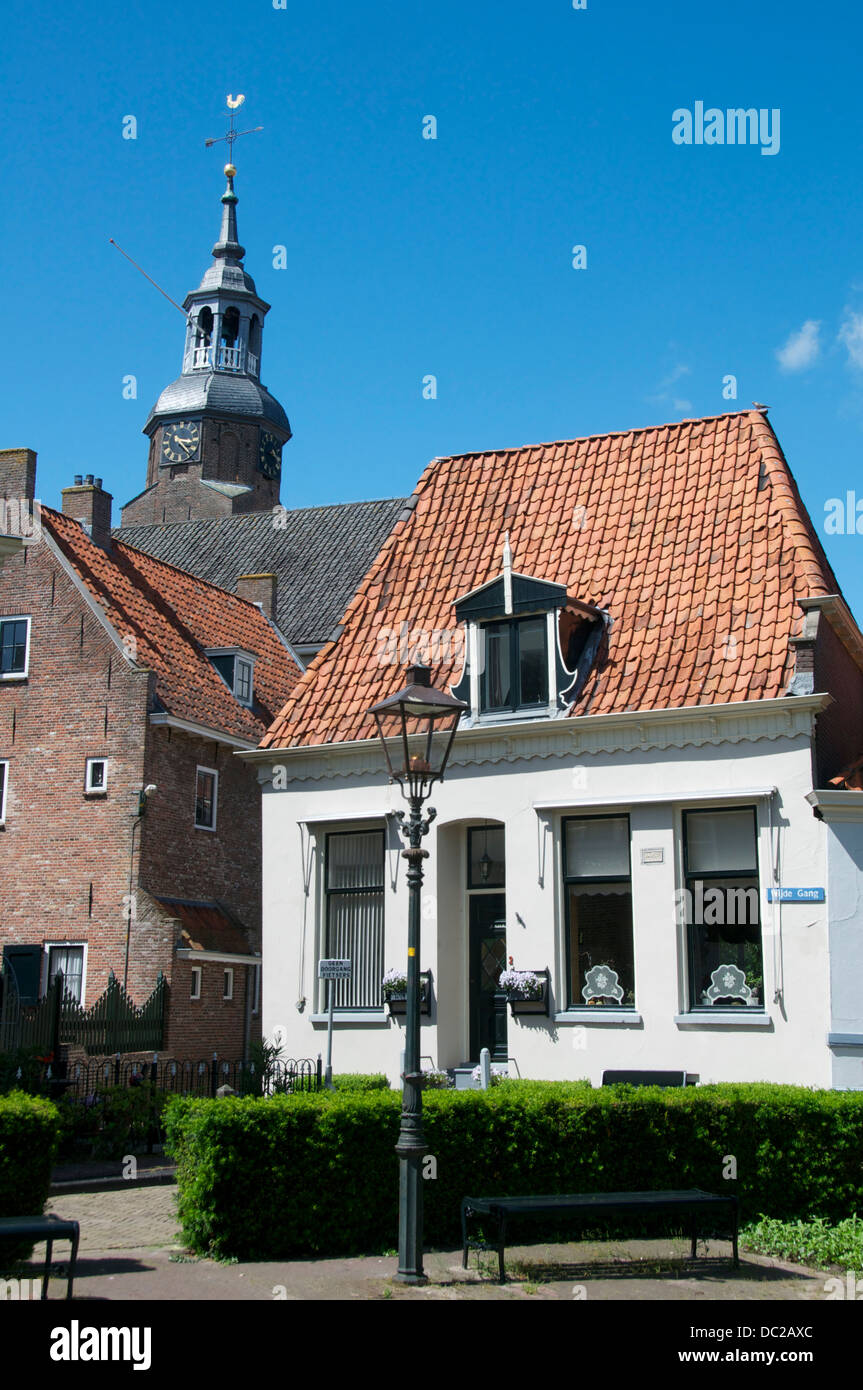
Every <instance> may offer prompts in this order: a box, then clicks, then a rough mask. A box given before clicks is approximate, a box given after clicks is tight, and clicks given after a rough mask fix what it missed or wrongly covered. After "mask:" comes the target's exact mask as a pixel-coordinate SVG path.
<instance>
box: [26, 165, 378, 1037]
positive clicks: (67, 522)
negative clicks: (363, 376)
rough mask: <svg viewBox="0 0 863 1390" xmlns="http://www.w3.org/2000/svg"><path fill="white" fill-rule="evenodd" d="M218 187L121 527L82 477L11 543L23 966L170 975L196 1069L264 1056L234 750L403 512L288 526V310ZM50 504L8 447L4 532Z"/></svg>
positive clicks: (253, 816) (254, 795)
mask: <svg viewBox="0 0 863 1390" xmlns="http://www.w3.org/2000/svg"><path fill="white" fill-rule="evenodd" d="M225 172H226V175H227V180H228V183H227V188H226V190H225V193H224V194H223V196H222V222H221V230H220V235H219V238H218V240H217V242H216V244H215V245H214V247H213V250H212V263H211V264H210V265H209V267H208V268H207V270H206V272H205V274H204V276H203V279H202V281H201V283H200V285H199V287H198V289H197V290H195V291H193V292H192V293H191V294H189V295H188V296H187V297H186V300H185V309H186V313H187V324H186V332H185V342H184V345H183V357H182V371H181V374H180V376H179V377H177V378H176V380H174V381H172V382H171V383H170V385H168V386H167V387H166V388H165V390H164V391H162V393H161V394H160V396H159V399H158V400H157V402H156V404H155V405H154V407H153V409H152V410H151V411H150V413H149V416H148V418H147V420H146V422H145V425H144V433H145V434H146V435H147V437H148V439H149V450H148V459H147V471H146V484H145V487H144V490H143V492H141V493H140V494H139V495H138V496H137V497H135V498H133V499H132V500H131V501H130V502H129V503H127V504H126V505H125V506H124V508H123V516H122V521H123V526H122V528H117V529H113V530H112V517H111V502H112V499H111V497H110V495H109V493H108V492H107V491H106V490H105V488H103V487H102V484H101V480H100V479H94V478H92V477H91V476H88V477H86V478H81V477H80V476H79V477H76V478H75V480H74V483H73V485H72V486H70V487H67V488H65V489H64V490H63V502H62V511H54V510H52V509H49V508H47V507H45V508H42V509H41V525H39V524H38V521H39V517H38V508H36V509H35V510H36V513H37V515H36V517H35V522H36V523H37V524H35V525H34V527H33V531H34V533H33V534H32V535H29V536H27V537H25V542H26V543H25V544H24V545H23V546H22V545H21V537H20V536H19V537H17V538H16V537H12V538H10V539H7V538H5V537H2V538H0V540H2V545H0V559H2V560H3V561H4V563H3V566H2V569H0V624H2V626H0V648H2V677H0V865H2V868H0V874H2V881H3V892H2V897H0V945H2V947H3V957H4V960H5V962H6V963H7V965H8V966H12V967H14V969H15V974H16V979H17V981H18V985H19V988H20V993H21V996H22V998H24V999H34V998H36V997H38V996H39V995H40V994H41V993H43V992H44V990H45V988H46V987H47V984H48V982H49V980H50V979H51V977H52V976H53V975H54V974H55V973H56V971H57V970H59V969H62V970H63V973H64V977H65V978H66V981H67V984H68V985H69V987H70V988H71V990H72V992H73V993H74V994H75V995H76V996H77V997H79V998H80V999H81V1000H82V1002H84V1003H85V1004H86V1005H89V1004H92V1003H93V1002H94V1000H96V999H97V998H98V997H99V995H100V994H101V993H102V991H103V990H104V989H105V987H106V985H107V982H108V978H109V973H110V972H113V974H114V975H115V977H116V978H117V979H118V980H120V981H122V982H124V983H125V984H126V985H127V986H128V992H129V994H130V996H131V997H132V999H134V1001H135V1002H136V1003H138V1004H140V1003H141V1002H143V1000H145V999H146V998H147V997H148V996H149V995H150V993H151V991H152V990H153V988H154V986H155V983H156V980H157V977H158V975H159V972H162V974H163V975H164V976H165V977H166V979H167V981H168V984H169V1008H168V1026H167V1033H166V1036H165V1038H164V1041H163V1050H169V1051H170V1052H172V1053H173V1054H174V1055H175V1056H178V1057H197V1056H202V1057H205V1056H207V1055H209V1054H210V1053H211V1052H212V1051H218V1052H219V1053H220V1055H221V1056H223V1057H233V1058H239V1057H241V1056H244V1055H246V1052H247V1048H248V1045H249V1041H250V1039H253V1038H254V1037H255V1036H256V1035H258V1036H259V1034H260V1023H259V1018H260V968H259V961H260V932H261V886H260V885H261V822H260V814H261V813H260V788H259V785H258V780H257V775H256V772H255V770H254V769H253V768H251V767H250V766H249V765H248V764H246V763H244V762H243V761H242V760H240V759H239V758H237V757H235V756H234V754H235V753H236V752H238V751H241V750H249V749H252V748H254V747H255V746H256V745H257V744H258V742H259V741H260V739H261V737H262V736H263V734H264V732H265V731H266V729H267V727H268V726H269V724H270V723H271V721H272V720H273V719H274V718H275V716H276V715H277V713H278V711H279V710H280V709H281V708H282V706H283V705H284V703H285V701H286V699H287V698H288V696H289V694H290V692H291V689H292V687H293V684H294V683H295V682H296V680H297V679H298V678H299V675H300V673H301V671H302V669H303V667H304V665H305V663H306V662H307V661H308V660H310V659H311V658H312V657H313V656H314V655H315V653H316V652H317V651H319V650H320V649H321V647H323V646H324V644H325V643H326V642H327V641H328V640H330V639H331V638H332V637H333V635H334V633H335V631H336V630H337V625H338V622H339V619H340V618H341V615H342V613H343V612H344V610H345V608H346V607H347V605H348V603H349V602H350V600H351V598H352V597H353V593H354V590H355V588H356V586H357V585H358V584H359V582H360V580H361V578H362V576H363V575H364V573H365V572H366V570H367V569H368V566H369V564H370V563H371V561H372V559H373V558H374V556H375V555H376V554H377V552H378V550H379V548H380V546H381V545H382V544H383V543H384V541H385V540H386V537H387V536H388V535H389V533H390V531H391V529H392V527H393V525H394V523H395V521H396V519H397V517H398V516H399V515H400V513H401V511H402V509H403V506H404V502H403V500H402V499H399V498H395V499H385V500H383V501H371V502H360V503H348V504H344V505H341V506H327V507H315V508H305V509H298V510H288V509H286V508H284V507H283V506H282V505H281V502H280V496H279V488H280V477H281V451H282V447H283V445H284V444H285V443H287V441H288V440H289V439H290V438H291V428H290V425H289V423H288V418H287V415H286V413H285V411H284V409H283V407H282V406H281V405H280V404H279V402H278V401H277V400H276V398H275V397H274V396H273V395H272V394H271V393H270V392H269V391H268V390H267V388H266V387H265V386H264V385H263V384H262V382H261V361H262V347H263V325H264V319H265V316H266V314H267V313H268V311H269V305H268V304H266V303H265V302H264V301H263V300H262V299H261V298H260V296H259V295H258V293H257V290H256V288H255V284H254V281H253V279H252V277H251V276H250V275H249V273H248V272H247V271H246V269H245V268H244V265H243V257H244V254H245V253H244V250H243V247H242V246H241V245H240V244H239V241H238V237H237V215H236V205H237V197H236V194H235V192H234V175H235V171H234V168H233V165H228V166H226V171H225ZM124 471H127V470H124ZM35 494H36V454H35V453H34V452H33V451H32V450H29V449H6V450H3V451H0V499H2V500H3V503H4V510H5V511H6V512H7V513H8V515H9V516H12V517H13V518H14V516H16V515H17V516H18V517H19V519H20V517H21V516H23V515H25V514H27V513H29V512H30V511H32V510H33V499H34V497H35ZM12 529H15V528H14V527H12V526H4V525H3V524H2V523H0V532H3V531H4V530H12ZM148 793H149V794H148Z"/></svg>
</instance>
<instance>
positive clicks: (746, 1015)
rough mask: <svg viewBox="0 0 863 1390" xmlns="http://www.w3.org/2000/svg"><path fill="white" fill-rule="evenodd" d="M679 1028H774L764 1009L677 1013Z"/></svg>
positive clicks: (676, 1021) (675, 1017) (675, 1020)
mask: <svg viewBox="0 0 863 1390" xmlns="http://www.w3.org/2000/svg"><path fill="white" fill-rule="evenodd" d="M674 1022H675V1023H676V1024H677V1026H678V1028H772V1027H773V1019H772V1018H771V1017H770V1014H766V1013H765V1012H764V1010H763V1009H717V1010H716V1012H715V1013H708V1012H707V1010H704V1012H703V1013H692V1014H675V1015H674Z"/></svg>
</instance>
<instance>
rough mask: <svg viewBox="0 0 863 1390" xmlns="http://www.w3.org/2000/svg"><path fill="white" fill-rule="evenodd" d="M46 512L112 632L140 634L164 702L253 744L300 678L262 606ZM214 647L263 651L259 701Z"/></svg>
mask: <svg viewBox="0 0 863 1390" xmlns="http://www.w3.org/2000/svg"><path fill="white" fill-rule="evenodd" d="M41 516H42V525H43V526H44V528H45V529H46V530H47V531H48V533H49V534H50V535H51V537H52V538H53V539H54V541H55V542H56V543H57V545H58V546H59V548H60V550H61V551H62V553H63V555H64V556H65V558H66V559H67V560H68V562H69V563H70V565H72V567H73V568H74V570H75V572H76V574H77V575H78V577H79V578H80V579H81V580H83V582H84V584H85V585H86V587H87V588H88V589H89V591H90V593H91V594H92V596H93V598H94V599H95V600H96V602H97V604H98V605H99V607H100V608H101V609H102V611H103V613H104V614H105V616H106V618H107V619H108V621H109V622H110V624H111V626H112V627H113V628H114V630H115V632H117V633H118V635H119V636H120V638H121V639H123V638H133V639H134V642H135V651H136V658H135V660H136V664H137V665H139V666H144V667H148V668H149V669H151V670H152V671H154V672H155V674H156V693H157V696H158V699H159V701H160V707H161V708H162V709H164V711H165V712H166V713H168V714H171V715H173V716H174V717H175V718H177V719H187V720H190V721H191V722H193V723H196V724H203V725H205V726H206V727H207V728H209V729H217V730H221V731H222V732H224V733H227V734H230V735H232V736H234V737H236V738H242V739H248V740H249V742H251V743H257V742H258V740H259V739H260V737H261V734H262V733H263V732H264V730H265V729H266V728H267V726H268V725H269V724H270V723H271V721H272V719H273V717H274V715H275V713H276V711H277V710H279V709H280V708H281V707H282V705H283V704H284V702H285V698H286V696H288V695H289V694H290V692H291V690H292V689H293V688H294V686H295V685H296V683H297V681H298V680H299V677H300V670H299V667H298V666H297V663H296V662H295V661H294V659H293V657H292V656H291V654H290V652H289V651H288V650H287V648H286V647H285V645H284V643H283V642H282V640H281V639H280V637H279V635H278V634H277V632H276V631H275V629H274V628H273V627H272V625H271V624H270V623H269V622H268V621H267V619H266V618H265V617H264V615H263V613H262V612H261V610H260V609H259V608H256V607H255V605H254V604H253V603H250V602H249V601H248V600H247V599H242V598H238V597H237V595H236V594H229V593H227V592H226V591H225V590H224V589H217V588H216V587H215V585H214V584H208V583H206V581H205V580H203V579H196V578H194V577H193V576H192V575H190V574H186V573H185V571H183V570H178V569H176V568H175V567H174V566H173V565H168V564H166V563H165V562H164V561H163V560H155V559H153V557H152V556H151V555H145V554H144V553H143V551H140V550H133V549H132V547H131V546H128V545H124V544H123V543H122V542H121V541H117V540H114V541H113V542H112V544H111V549H110V552H108V551H105V550H102V549H101V547H100V546H98V545H94V543H93V541H91V539H90V537H89V536H88V535H87V533H86V532H85V531H84V530H83V529H82V527H81V525H80V523H79V522H77V521H75V520H73V518H71V517H68V516H64V515H63V514H62V513H61V512H56V511H53V510H52V509H51V508H50V507H43V508H42V512H41ZM214 647H242V648H243V649H244V650H245V651H247V652H249V653H250V654H251V655H253V656H255V657H256V658H257V659H256V661H255V671H254V693H255V706H254V708H253V709H246V708H245V707H244V706H243V705H241V704H240V703H239V701H238V700H237V699H236V697H235V696H234V694H233V692H232V691H231V690H230V689H229V688H228V686H227V685H226V683H225V682H224V681H223V680H222V677H221V676H220V675H219V673H218V671H217V670H216V668H215V667H214V666H213V664H212V662H211V661H210V660H209V658H208V657H206V656H205V655H204V650H205V648H214Z"/></svg>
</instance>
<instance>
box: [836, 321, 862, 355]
mask: <svg viewBox="0 0 863 1390" xmlns="http://www.w3.org/2000/svg"><path fill="white" fill-rule="evenodd" d="M839 341H840V343H844V344H845V347H846V348H847V349H848V360H849V362H851V363H852V364H853V365H854V366H855V367H863V314H855V313H854V311H853V309H846V310H845V321H844V323H843V324H842V327H841V328H840V329H839Z"/></svg>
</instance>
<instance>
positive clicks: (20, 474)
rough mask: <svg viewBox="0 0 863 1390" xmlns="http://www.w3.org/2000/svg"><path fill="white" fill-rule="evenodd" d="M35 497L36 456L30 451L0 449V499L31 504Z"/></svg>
mask: <svg viewBox="0 0 863 1390" xmlns="http://www.w3.org/2000/svg"><path fill="white" fill-rule="evenodd" d="M35 496H36V455H35V453H34V452H33V450H32V449H0V498H2V499H3V500H4V501H7V500H8V501H12V500H16V501H21V500H26V501H28V502H32V501H33V499H34V498H35Z"/></svg>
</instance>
